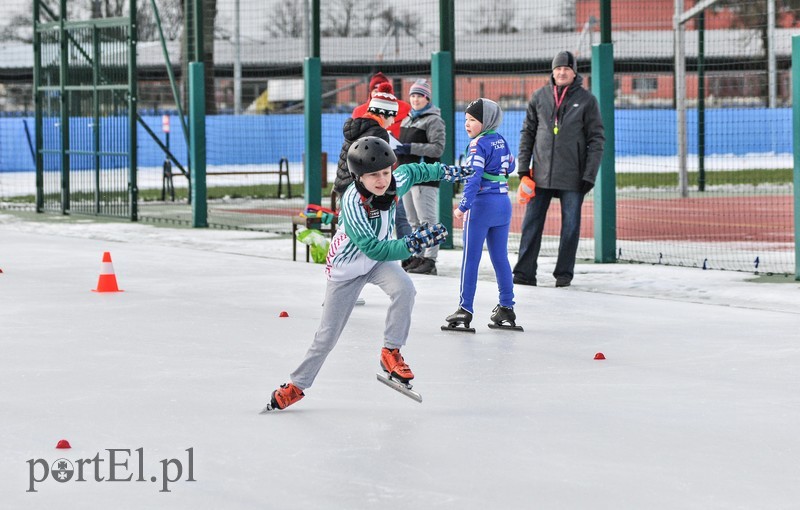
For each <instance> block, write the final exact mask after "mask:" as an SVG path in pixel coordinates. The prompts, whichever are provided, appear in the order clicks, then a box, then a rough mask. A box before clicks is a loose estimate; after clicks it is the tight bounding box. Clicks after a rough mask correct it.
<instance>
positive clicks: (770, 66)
mask: <svg viewBox="0 0 800 510" xmlns="http://www.w3.org/2000/svg"><path fill="white" fill-rule="evenodd" d="M777 78H778V72H777V68H776V64H775V0H767V89H768V91H769V92H768V95H769V107H770V108H775V104H776V97H777Z"/></svg>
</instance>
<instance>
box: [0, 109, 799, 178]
mask: <svg viewBox="0 0 800 510" xmlns="http://www.w3.org/2000/svg"><path fill="white" fill-rule="evenodd" d="M791 114H792V112H791V109H790V108H779V109H771V110H770V109H766V108H748V109H732V108H730V109H729V108H726V109H712V110H707V111H706V123H707V129H706V154H707V155H713V154H734V155H743V154H750V153H776V154H791V153H792V137H791V132H792V124H791V122H792V118H791ZM347 117H348V114H346V113H328V114H324V115H323V116H322V131H323V136H322V150H323V151H325V152H327V153H328V161H329V163H334V162H336V158H338V156H339V150H340V149H341V142H342V131H341V130H342V124H343V123H344V121H345V119H346V118H347ZM463 118H464V116H463V113H460V112H459V113H457V115H456V126H457V132H456V150H457V154H456V156H458V155H459V154H460V153H461V151H463V149H464V148H465V147H466V146H467V143H468V142H469V139H468V138H467V135H466V133H465V132H464V129H463V127H462V121H463ZM524 118H525V112H524V111H508V112H505V114H504V119H503V123H502V125H501V126H500V129H499V132H500V133H501V134H503V135H504V136H505V138H506V140H507V141H508V143H509V145H510V147H511V151H512V153H514V154H516V152H517V149H518V145H519V130H520V128H521V127H522V121H523V119H524ZM143 119H144V120H145V122H147V124H148V125H149V126H151V129H152V130H153V131H154V132H156V133H157V134H159V136H160V137H161V139H162V141H163V140H164V134H163V133H161V116H144V117H143ZM675 120H676V119H675V111H674V110H618V111H617V112H616V114H615V123H616V135H617V136H616V151H617V157H627V156H640V155H646V156H674V155H675V154H676V152H677V144H676V142H675ZM91 122H92V119H89V118H78V119H72V121H71V125H70V128H71V130H72V131H71V134H72V137H71V144H72V148H73V149H77V150H90V149H91V140H92V138H91V126H90V124H91ZM103 122H114V123H118V122H122V126H119V127H117V129H125V121H124V119H109V118H105V119H104V120H103ZM687 122H688V131H687V132H688V150H689V153H690V154H696V153H697V112H696V111H695V110H689V111H688V112H687ZM26 124H27V127H28V131H29V133H30V137H31V140H33V139H34V138H33V125H34V124H33V118H32V117H0V172H17V171H33V170H34V168H35V165H34V161H33V157H32V154H31V149H30V145H29V142H28V136H27V135H26V130H25V126H26ZM171 127H172V133H171V135H170V149H171V150H172V152H173V153H174V154H175V155H176V157H177V158H178V160H179V161H181V162H182V163H185V162H186V143H185V139H184V137H183V133H182V130H181V127H180V123H179V122H178V117H177V116H172V118H171ZM56 129H57V127H56ZM115 131H116V130H115ZM116 133H119V131H116ZM297 133H303V116H302V115H300V114H297V115H241V116H233V115H218V116H212V117H208V119H207V122H206V137H207V148H208V155H207V161H208V165H212V166H216V165H246V164H277V163H278V161H279V160H280V158H282V157H286V158H288V159H289V161H292V162H299V161H301V159H302V154H303V137H302V136H297ZM110 134H111V130H105V131H103V136H102V141H101V144H102V146H103V147H104V148H106V149H110V150H119V145H120V143H122V141H124V138H122V137H120V136H119V134H117V135H116V136H114V137H112V136H110ZM138 137H139V165H140V166H160V165H161V163H162V162H163V161H164V154H163V152H162V151H161V149H160V148H159V147H158V145H156V143H155V142H153V140H151V139H150V136H149V135H148V134H147V133H146V132H145V130H144V128H142V127H141V126H139V128H138ZM90 161H91V158H85V157H84V158H77V157H76V158H74V159H73V165H74V166H73V168H76V169H78V168H81V167H82V166H84V165H86V164H90Z"/></svg>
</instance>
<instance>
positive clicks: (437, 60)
mask: <svg viewBox="0 0 800 510" xmlns="http://www.w3.org/2000/svg"><path fill="white" fill-rule="evenodd" d="M455 19H456V16H455V1H454V0H439V51H438V52H435V53H433V54H432V55H431V79H432V82H433V83H432V85H433V90H432V92H433V98H432V99H433V103H434V104H435V105H436V106H438V107H439V109H440V110H441V112H442V119H444V125H445V140H444V152H443V153H442V158H441V161H442V163H445V164H448V165H452V164H453V163H455V161H454V157H455V150H454V147H455V144H456V143H455V141H456V135H455V133H456V131H455V130H456V126H455V110H456V108H455V97H456V94H455V90H456V86H455V75H454V74H453V72H454V64H453V60H454V58H455V51H456V31H455ZM439 221H440V222H441V223H442V225H444V226H445V228H446V229H447V231H448V232H450V235H449V236H447V239H446V240H445V241H444V242H443V243H442V244H441V247H442V248H445V249H452V248H453V185H452V184H450V183H449V182H442V183H440V184H439Z"/></svg>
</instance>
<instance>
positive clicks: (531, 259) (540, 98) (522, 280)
mask: <svg viewBox="0 0 800 510" xmlns="http://www.w3.org/2000/svg"><path fill="white" fill-rule="evenodd" d="M552 70H553V74H552V76H551V78H550V83H549V84H547V85H545V86H544V87H542V88H540V89H539V90H537V91H536V92H534V94H533V96H532V97H531V101H530V103H529V104H528V111H527V114H526V116H525V122H524V123H523V126H522V131H521V135H520V141H519V155H518V157H517V172H519V175H520V178H521V179H522V184H525V182H526V181H525V179H526V178H527V179H529V180H530V179H532V180H533V182H535V190H536V191H535V196H533V198H529V197H528V198H527V199H526V198H525V197H523V194H520V203H527V207H526V209H525V217H524V218H523V220H522V237H521V239H520V245H519V259H518V261H517V264H516V265H515V266H514V283H515V284H519V285H536V268H537V259H538V258H539V249H540V248H541V245H542V232H543V231H544V223H545V219H546V216H547V209H548V207H549V206H550V201H551V200H552V199H553V197H556V198H558V199H559V201H560V202H561V242H560V244H559V247H558V259H557V261H556V267H555V270H554V271H553V276H555V278H556V287H567V286H569V285H570V283H571V282H572V277H573V276H574V274H575V255H576V253H577V251H578V240H579V239H580V230H581V207H582V206H583V197H584V195H586V193H588V192H589V191H591V189H592V188H593V187H594V181H595V178H596V177H597V171H598V169H599V167H600V160H601V159H602V156H603V144H604V142H605V136H604V134H603V121H602V119H601V118H600V108H599V106H598V103H597V99H596V98H595V97H594V96H593V95H592V93H591V92H590V91H588V90H586V89H584V88H583V77H582V76H580V75H579V74H578V66H577V62H576V61H575V56H574V55H573V54H572V53H570V52H568V51H562V52H560V53H558V54H557V55H556V56H555V58H554V59H553V64H552ZM529 185H530V186H532V183H529Z"/></svg>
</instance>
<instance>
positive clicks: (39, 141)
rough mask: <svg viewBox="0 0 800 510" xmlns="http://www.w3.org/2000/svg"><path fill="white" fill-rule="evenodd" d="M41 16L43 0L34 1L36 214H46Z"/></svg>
mask: <svg viewBox="0 0 800 510" xmlns="http://www.w3.org/2000/svg"><path fill="white" fill-rule="evenodd" d="M40 14H41V0H34V1H33V104H34V109H35V114H34V119H35V120H34V136H35V137H36V138H35V139H36V142H35V144H34V147H35V149H36V212H38V213H43V212H44V160H43V158H42V146H43V142H44V135H43V130H42V125H43V122H42V114H43V112H42V106H43V105H42V92H41V91H40V90H39V86H40V85H41V81H42V35H41V32H39V22H40V19H39V18H40ZM48 113H50V112H48Z"/></svg>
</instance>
